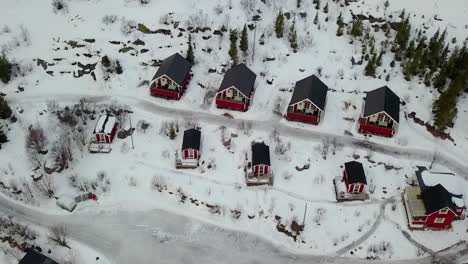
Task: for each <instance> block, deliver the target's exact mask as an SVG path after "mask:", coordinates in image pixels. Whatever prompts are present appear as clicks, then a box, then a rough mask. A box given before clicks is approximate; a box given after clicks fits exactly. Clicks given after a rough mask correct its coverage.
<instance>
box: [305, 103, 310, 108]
mask: <svg viewBox="0 0 468 264" xmlns="http://www.w3.org/2000/svg"><path fill="white" fill-rule="evenodd" d="M309 108H310V102H307V101H305V102H304V109H309Z"/></svg>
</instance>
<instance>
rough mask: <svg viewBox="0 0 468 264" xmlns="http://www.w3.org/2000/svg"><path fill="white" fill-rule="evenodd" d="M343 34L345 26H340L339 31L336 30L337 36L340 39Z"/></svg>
mask: <svg viewBox="0 0 468 264" xmlns="http://www.w3.org/2000/svg"><path fill="white" fill-rule="evenodd" d="M343 32H344V26H343V25H339V26H338V29H337V30H336V35H337V36H338V37H341V36H343Z"/></svg>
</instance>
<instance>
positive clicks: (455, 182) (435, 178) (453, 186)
mask: <svg viewBox="0 0 468 264" xmlns="http://www.w3.org/2000/svg"><path fill="white" fill-rule="evenodd" d="M421 176H422V179H423V181H424V184H425V185H426V186H436V185H437V184H441V185H442V186H444V188H445V189H447V191H449V192H450V193H453V194H461V193H462V191H461V190H460V186H462V185H461V182H460V179H459V178H458V177H457V176H456V175H452V174H446V173H434V172H429V171H427V170H426V171H423V172H422V173H421Z"/></svg>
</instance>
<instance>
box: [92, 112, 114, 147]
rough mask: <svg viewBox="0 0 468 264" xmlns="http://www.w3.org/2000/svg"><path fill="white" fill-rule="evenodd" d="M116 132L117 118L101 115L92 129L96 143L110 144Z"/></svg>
mask: <svg viewBox="0 0 468 264" xmlns="http://www.w3.org/2000/svg"><path fill="white" fill-rule="evenodd" d="M116 132H117V118H116V117H115V116H112V115H110V114H106V115H101V116H99V119H98V121H97V123H96V127H95V128H94V136H95V138H96V142H97V143H112V141H113V140H114V137H115V133H116Z"/></svg>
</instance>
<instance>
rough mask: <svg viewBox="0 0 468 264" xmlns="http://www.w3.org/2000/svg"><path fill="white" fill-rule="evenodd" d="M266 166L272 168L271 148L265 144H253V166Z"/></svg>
mask: <svg viewBox="0 0 468 264" xmlns="http://www.w3.org/2000/svg"><path fill="white" fill-rule="evenodd" d="M258 164H265V165H268V166H270V165H271V164H270V147H268V146H267V145H265V143H263V142H254V143H252V166H255V165H258Z"/></svg>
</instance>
